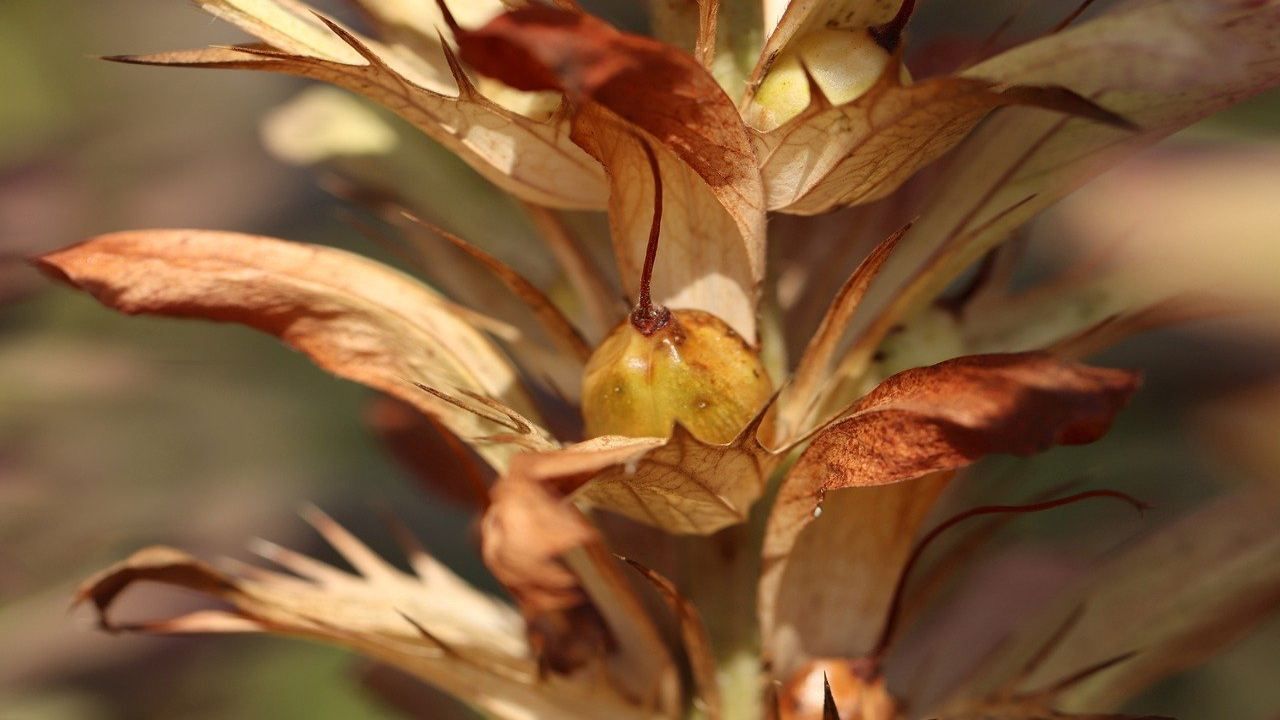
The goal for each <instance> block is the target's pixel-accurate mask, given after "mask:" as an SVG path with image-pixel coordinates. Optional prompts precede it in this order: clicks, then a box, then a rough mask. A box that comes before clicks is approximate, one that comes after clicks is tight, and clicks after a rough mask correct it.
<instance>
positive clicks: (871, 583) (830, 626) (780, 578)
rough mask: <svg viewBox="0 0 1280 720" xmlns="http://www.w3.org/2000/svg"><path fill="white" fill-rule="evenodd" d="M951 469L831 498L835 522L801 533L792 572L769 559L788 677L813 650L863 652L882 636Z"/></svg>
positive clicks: (778, 649) (773, 633)
mask: <svg viewBox="0 0 1280 720" xmlns="http://www.w3.org/2000/svg"><path fill="white" fill-rule="evenodd" d="M951 476H952V473H935V474H931V475H926V476H925V477H922V478H917V479H914V480H907V481H904V482H900V483H894V484H892V485H882V486H879V487H868V488H858V489H857V490H847V491H843V492H835V493H832V494H830V495H829V496H828V497H827V498H826V500H825V502H824V503H823V506H822V515H823V518H828V517H829V518H830V519H833V522H831V523H828V524H826V525H825V526H824V527H823V530H822V531H821V532H817V531H811V532H807V533H802V534H800V535H799V536H798V537H797V539H796V541H795V545H794V546H793V547H792V549H791V557H792V558H793V561H789V562H788V563H787V565H786V570H785V573H784V572H779V571H778V570H776V569H774V568H772V567H771V566H768V565H766V572H765V574H764V575H763V576H762V578H761V581H760V588H759V590H760V599H759V605H760V618H761V627H762V634H763V636H764V637H765V639H766V645H767V647H768V651H769V653H770V656H769V657H770V660H771V661H772V663H773V667H774V668H775V672H777V673H778V674H779V675H780V676H783V677H786V676H787V675H788V674H790V673H791V672H793V671H795V669H796V668H797V667H798V666H799V665H800V664H801V663H802V662H804V661H805V660H806V659H807V658H810V657H825V656H847V657H861V656H862V655H865V654H866V652H867V651H868V650H869V649H870V648H871V647H872V646H873V645H874V644H875V642H876V639H877V637H878V635H879V633H880V631H881V628H882V627H883V625H884V618H885V614H886V613H887V611H888V609H889V604H890V602H891V601H892V599H893V589H894V585H895V584H896V583H897V580H898V575H899V573H901V571H902V566H903V563H905V562H906V560H907V557H908V556H909V555H910V553H911V548H912V546H913V544H914V542H915V538H916V534H917V532H918V531H919V529H920V526H921V524H922V523H924V521H925V519H926V518H927V517H928V515H929V511H930V510H932V509H933V506H934V503H935V501H936V500H937V499H938V497H939V495H941V493H942V491H943V490H944V489H945V488H946V487H947V484H948V482H949V481H950V479H951ZM820 520H821V519H820ZM818 558H822V561H817V559H818ZM792 588H794V590H792ZM851 648H853V649H856V650H854V651H853V652H848V650H849V649H851ZM841 653H843V655H838V654H841Z"/></svg>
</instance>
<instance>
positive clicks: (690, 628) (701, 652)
mask: <svg viewBox="0 0 1280 720" xmlns="http://www.w3.org/2000/svg"><path fill="white" fill-rule="evenodd" d="M626 561H627V564H629V565H631V567H633V568H635V569H636V571H637V572H639V573H640V574H641V575H642V576H643V577H644V578H645V579H646V580H648V581H649V583H650V584H651V585H653V587H654V588H655V589H656V590H657V591H658V593H659V594H660V595H662V599H663V600H664V601H666V603H667V606H668V607H670V608H671V612H672V614H673V615H675V618H676V623H677V625H679V627H680V640H681V642H682V643H683V645H684V651H685V655H686V656H687V657H688V659H689V669H690V672H691V673H692V675H693V683H694V695H695V698H696V700H695V702H696V703H697V704H698V707H699V709H700V710H702V712H703V713H705V714H706V717H707V720H720V717H721V711H722V705H721V698H720V684H719V681H718V679H717V678H716V657H715V653H714V651H713V649H712V647H711V636H710V634H709V633H708V632H707V626H706V624H705V623H703V621H702V614H701V613H699V612H698V608H697V606H696V605H694V604H693V602H692V601H691V600H689V599H688V598H686V597H685V596H684V595H682V594H681V593H680V589H679V588H678V587H676V584H675V583H674V582H672V581H671V580H670V579H669V578H667V577H665V576H663V575H662V574H661V573H658V572H656V571H654V570H651V569H650V568H647V567H645V566H644V565H642V564H640V563H638V562H636V561H635V560H632V559H630V558H626Z"/></svg>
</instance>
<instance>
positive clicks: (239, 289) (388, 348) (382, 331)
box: [37, 230, 552, 467]
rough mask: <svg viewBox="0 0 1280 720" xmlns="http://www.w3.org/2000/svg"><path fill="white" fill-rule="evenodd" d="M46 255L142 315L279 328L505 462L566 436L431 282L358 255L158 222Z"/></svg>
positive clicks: (58, 268)
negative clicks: (548, 425)
mask: <svg viewBox="0 0 1280 720" xmlns="http://www.w3.org/2000/svg"><path fill="white" fill-rule="evenodd" d="M37 264H38V265H39V266H40V268H41V269H43V270H44V271H46V272H47V273H49V274H50V275H52V276H53V277H55V278H57V279H59V280H62V281H64V282H66V283H67V284H69V285H71V286H73V287H76V288H79V289H82V290H85V291H87V292H89V293H91V294H92V295H93V296H94V297H95V298H97V299H98V300H99V301H100V302H102V303H103V304H105V305H108V306H110V307H112V308H115V309H117V310H120V311H122V312H125V313H128V314H145V315H164V316H169V317H192V318H202V319H206V320H215V321H219V322H232V323H238V324H242V325H248V326H250V327H253V328H256V329H258V330H262V331H264V332H267V333H270V334H272V335H275V336H276V337H278V338H280V339H281V340H282V341H284V342H285V343H286V344H288V345H289V346H291V347H293V348H295V349H297V350H300V351H302V352H304V353H306V354H307V355H308V356H309V357H310V358H311V359H312V360H313V361H314V362H315V363H316V364H317V365H319V366H320V367H322V368H324V369H325V370H328V371H329V372H331V373H333V374H335V375H338V376H339V377H343V378H346V379H348V380H353V381H355V382H358V383H361V384H364V385H367V386H369V387H372V388H375V389H377V390H380V391H382V392H385V393H387V394H388V395H391V396H393V397H397V398H399V399H400V400H403V401H405V402H407V403H409V404H411V405H413V406H414V407H416V408H418V409H419V410H420V411H422V412H424V413H427V414H428V415H430V416H432V417H434V418H436V419H437V420H439V421H440V422H441V423H442V424H443V425H445V426H446V427H448V428H449V430H450V431H452V432H454V433H455V434H457V435H458V436H459V437H461V438H462V439H463V440H466V441H468V442H472V443H474V445H475V447H476V451H477V452H478V453H480V454H481V456H483V457H484V458H485V459H486V460H488V461H489V462H490V463H491V464H494V465H495V466H499V467H500V466H502V465H503V464H504V463H505V462H506V459H507V458H508V457H509V456H510V455H511V453H512V452H513V451H514V450H515V449H517V448H520V447H528V446H530V444H531V443H532V446H533V447H546V446H548V445H549V444H550V443H551V442H552V441H551V440H550V438H549V437H548V436H547V435H546V434H545V432H544V431H542V430H540V429H539V428H537V427H536V426H535V425H532V424H531V421H527V420H524V418H536V417H537V413H536V410H535V409H534V407H533V403H532V401H531V400H530V399H529V398H528V396H527V395H526V393H525V391H524V389H523V388H522V387H521V385H520V382H519V379H518V378H517V376H516V374H515V371H514V370H513V368H512V367H511V364H510V363H509V361H508V360H507V359H506V357H505V356H503V355H502V354H501V353H500V352H499V351H498V349H497V348H496V347H495V346H494V345H493V343H492V342H490V341H489V340H488V339H487V338H486V337H485V336H484V335H483V334H482V333H480V332H479V331H478V330H476V329H475V328H473V327H472V326H471V325H470V324H468V323H467V322H465V321H463V320H462V319H461V318H460V317H458V316H457V314H456V313H455V312H454V310H453V309H452V306H451V305H450V304H449V303H447V302H446V301H445V300H444V299H443V298H441V297H440V296H439V295H437V294H436V293H434V292H433V291H431V290H430V289H429V288H427V287H426V286H424V285H422V284H421V283H419V282H417V281H415V280H413V279H412V278H410V277H408V276H407V275H404V274H402V273H400V272H397V271H395V270H393V269H391V268H390V267H387V266H384V265H381V264H379V263H376V262H374V261H372V260H368V259H365V258H362V257H360V256H358V255H353V254H351V253H347V252H344V251H342V250H337V249H335V248H326V247H320V246H315V245H304V244H300V243H291V242H287V241H284V240H276V239H273V238H266V237H260V236H253V235H241V234H238V233H224V232H212V231H202V230H150V231H137V232H122V233H115V234H111V235H102V236H99V237H96V238H92V239H90V240H88V241H86V242H84V243H81V244H79V245H75V246H72V247H69V248H66V249H64V250H59V251H57V252H54V253H50V254H48V255H46V256H44V257H42V258H40V259H39V260H38V261H37ZM415 385H417V386H422V387H428V388H431V389H433V390H434V391H435V393H434V394H432V393H428V392H423V391H422V390H420V389H419V387H415ZM455 396H458V397H455ZM509 417H517V418H521V424H519V425H514V424H513V423H512V421H510V420H508V419H507V418H509ZM513 428H514V429H513Z"/></svg>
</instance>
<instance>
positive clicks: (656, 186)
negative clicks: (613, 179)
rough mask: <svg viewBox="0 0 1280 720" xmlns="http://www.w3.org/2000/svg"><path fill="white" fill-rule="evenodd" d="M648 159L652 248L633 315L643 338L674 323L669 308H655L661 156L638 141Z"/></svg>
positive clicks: (633, 325)
mask: <svg viewBox="0 0 1280 720" xmlns="http://www.w3.org/2000/svg"><path fill="white" fill-rule="evenodd" d="M636 140H637V141H639V143H640V147H641V148H642V149H643V150H644V155H645V158H647V159H648V160H649V170H650V171H651V172H652V173H653V222H652V223H651V224H650V225H649V245H648V246H647V247H646V248H645V251H644V269H643V270H642V271H641V272H640V292H639V294H638V296H637V297H636V307H635V309H634V310H632V311H631V326H632V327H634V328H635V329H636V330H638V331H639V332H640V334H642V335H646V336H648V335H652V334H654V333H655V332H657V331H658V330H661V329H662V328H663V327H665V326H666V324H667V322H668V321H670V320H671V312H670V311H669V310H667V309H666V308H665V307H654V306H653V295H652V286H653V264H654V261H655V260H657V258H658V236H659V235H660V234H661V232H662V173H661V169H660V168H659V166H658V156H657V155H655V154H654V152H653V148H652V147H650V146H649V143H648V142H646V141H645V140H644V139H643V138H640V137H637V138H636Z"/></svg>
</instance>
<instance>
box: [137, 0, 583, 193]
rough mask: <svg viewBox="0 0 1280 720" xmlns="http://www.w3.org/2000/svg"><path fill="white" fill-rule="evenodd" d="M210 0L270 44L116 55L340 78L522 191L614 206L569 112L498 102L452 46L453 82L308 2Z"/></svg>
mask: <svg viewBox="0 0 1280 720" xmlns="http://www.w3.org/2000/svg"><path fill="white" fill-rule="evenodd" d="M423 4H424V5H429V4H430V3H423ZM201 5H202V6H203V7H205V8H206V9H207V10H209V11H210V12H211V13H213V14H215V15H217V16H219V17H222V18H224V19H226V20H228V21H230V22H233V23H235V24H236V25H238V26H240V27H241V28H242V29H243V30H245V31H246V32H249V33H251V34H253V35H256V36H257V37H259V38H261V39H262V40H263V41H264V42H266V43H267V44H266V45H256V46H240V47H236V48H209V49H205V50H190V51H177V52H166V53H157V54H152V55H131V56H123V57H116V58H112V59H113V60H119V61H122V62H131V63H142V64H150V65H179V66H186V67H211V68H242V69H250V70H264V71H269V72H279V73H287V74H291V75H300V76H303V77H308V78H312V79H315V80H320V81H323V82H328V83H332V84H334V85H338V86H340V87H343V88H346V89H347V90H350V91H352V92H356V93H359V94H361V95H364V96H366V97H368V98H369V99H371V100H373V101H375V102H378V103H381V104H383V105H385V106H386V107H388V108H389V109H391V110H393V111H395V112H396V113H398V114H399V115H400V116H401V117H403V118H404V119H406V120H408V121H409V122H411V123H413V124H414V125H415V126H417V127H418V128H419V129H420V130H422V131H423V132H424V133H426V134H427V135H429V136H431V138H433V139H434V140H436V141H437V142H439V143H441V144H442V145H444V146H445V147H447V148H449V149H450V150H451V151H453V152H454V153H456V154H457V155H458V156H459V157H461V158H462V159H464V160H466V161H467V162H468V163H469V164H470V165H471V166H472V167H474V168H475V169H476V170H477V171H478V172H480V173H481V174H482V175H484V176H485V177H486V178H488V179H489V180H490V181H491V182H493V183H494V184H496V185H498V186H499V187H501V188H503V189H504V190H506V191H508V192H510V193H512V194H513V195H516V196H517V197H520V198H522V199H525V200H529V201H531V202H536V203H539V204H543V205H549V206H554V207H565V208H591V209H595V208H601V207H604V205H605V202H606V197H605V184H604V175H603V173H602V171H601V167H600V165H599V163H597V162H595V161H594V160H592V159H591V158H590V157H589V156H587V155H586V154H585V153H583V152H582V150H580V149H579V148H578V147H577V146H575V145H574V144H573V143H572V142H571V141H570V140H569V137H568V130H569V127H568V123H567V122H566V120H565V118H564V116H563V115H560V114H552V116H551V117H549V118H546V119H533V118H529V117H525V116H523V115H521V114H519V113H517V112H515V111H512V110H509V109H507V108H504V107H502V106H500V105H498V104H496V103H494V102H493V101H492V100H489V99H488V98H486V97H485V96H483V95H481V94H480V92H479V91H478V90H477V89H476V88H475V87H474V86H473V85H472V84H471V82H470V81H469V80H468V79H467V78H466V76H465V74H464V73H463V72H462V71H461V69H460V68H458V67H457V66H456V64H454V62H453V58H452V56H451V54H450V52H451V51H448V49H447V48H443V47H441V48H439V49H438V51H437V54H438V55H439V58H438V59H437V60H436V61H435V62H434V65H435V66H439V65H441V63H440V62H439V59H443V60H444V61H445V62H444V65H443V66H444V67H445V68H446V69H447V70H448V72H449V73H450V74H451V75H452V79H451V81H448V82H446V81H445V80H444V78H447V77H448V76H443V77H441V76H440V74H439V73H438V72H436V71H435V70H433V65H432V63H428V62H426V61H423V60H422V59H421V58H419V57H418V56H417V55H415V54H413V53H408V52H404V51H403V49H401V50H400V51H397V50H396V49H395V48H393V47H390V46H387V45H383V44H381V43H378V42H375V41H373V40H369V39H367V38H362V37H360V36H359V35H357V34H355V33H352V32H350V31H348V30H346V29H344V28H342V27H341V26H339V25H337V24H336V23H334V22H332V21H330V20H328V19H327V18H324V17H323V16H317V15H314V14H312V13H311V12H310V11H309V9H308V8H307V7H306V6H305V5H303V4H302V3H300V2H294V1H293V0H201ZM317 17H319V19H317ZM455 88H456V90H455ZM455 92H456V94H455Z"/></svg>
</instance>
